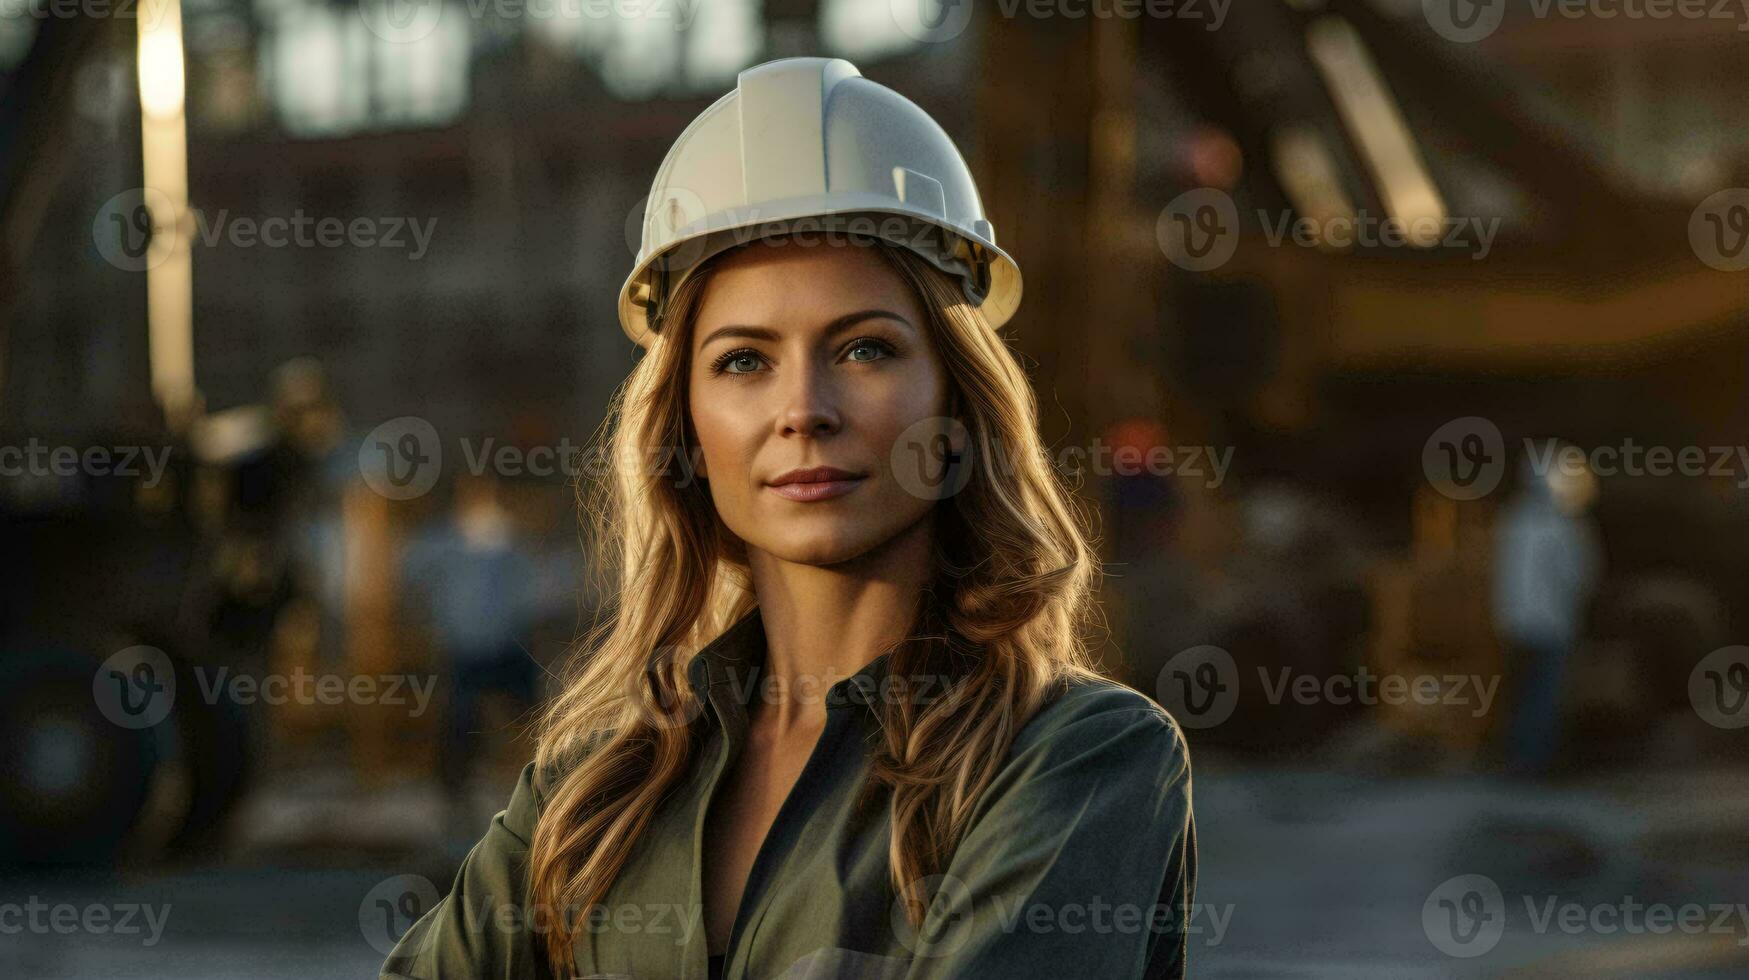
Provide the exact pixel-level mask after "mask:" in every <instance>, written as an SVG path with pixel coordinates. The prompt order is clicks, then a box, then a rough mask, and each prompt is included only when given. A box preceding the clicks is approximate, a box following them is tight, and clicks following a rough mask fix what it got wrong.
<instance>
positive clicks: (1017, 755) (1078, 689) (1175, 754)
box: [1009, 677, 1190, 785]
mask: <svg viewBox="0 0 1749 980" xmlns="http://www.w3.org/2000/svg"><path fill="white" fill-rule="evenodd" d="M1009 763H1010V765H1009V768H1010V769H1011V770H1016V771H1018V772H1020V773H1023V774H1024V773H1030V774H1037V773H1039V772H1041V771H1045V770H1066V771H1068V772H1074V773H1079V776H1080V777H1081V778H1086V779H1091V780H1095V781H1106V780H1109V779H1112V778H1119V777H1122V778H1129V777H1134V778H1136V779H1141V780H1144V781H1147V782H1151V783H1154V784H1156V785H1159V784H1161V783H1165V784H1176V783H1181V782H1187V781H1188V779H1189V776H1190V750H1189V748H1188V746H1187V745H1186V744H1185V740H1184V733H1183V730H1182V729H1180V728H1179V725H1178V722H1177V721H1176V720H1174V719H1173V717H1172V716H1171V715H1170V714H1169V713H1167V711H1166V709H1164V708H1162V707H1160V705H1158V704H1156V703H1155V702H1154V701H1153V699H1151V698H1149V697H1147V696H1146V695H1144V694H1142V693H1140V692H1139V691H1137V690H1135V689H1134V688H1130V687H1126V686H1124V685H1122V684H1119V683H1117V682H1116V681H1112V680H1108V679H1106V678H1101V677H1082V678H1071V679H1069V680H1068V681H1066V682H1065V683H1064V684H1063V685H1062V686H1061V687H1059V688H1058V689H1057V690H1056V692H1055V693H1054V695H1053V696H1052V697H1051V698H1050V700H1049V701H1047V702H1046V704H1045V705H1044V706H1043V707H1041V708H1040V709H1039V710H1038V711H1037V712H1036V713H1035V714H1034V715H1033V717H1032V718H1031V719H1030V720H1028V721H1027V723H1026V724H1025V725H1024V726H1023V727H1022V728H1021V730H1020V732H1019V734H1018V735H1016V736H1015V739H1014V744H1013V746H1012V748H1011V749H1010V752H1009ZM1022 778H1025V777H1024V775H1023V776H1022Z"/></svg>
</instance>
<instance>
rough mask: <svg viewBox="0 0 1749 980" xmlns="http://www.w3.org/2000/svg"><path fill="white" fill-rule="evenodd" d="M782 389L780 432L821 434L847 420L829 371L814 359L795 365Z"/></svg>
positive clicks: (829, 431)
mask: <svg viewBox="0 0 1749 980" xmlns="http://www.w3.org/2000/svg"><path fill="white" fill-rule="evenodd" d="M779 391H780V392H781V394H780V395H779V397H780V398H782V399H783V402H782V407H781V408H780V409H779V411H778V413H777V430H778V434H779V435H782V436H808V437H811V438H819V437H820V436H828V435H831V434H832V433H834V432H837V431H838V430H839V429H840V428H842V426H843V421H844V420H843V417H842V415H841V414H840V412H839V410H838V396H837V392H836V391H834V390H833V383H832V381H831V379H830V377H829V373H828V372H827V371H825V370H824V369H822V368H821V367H820V366H819V365H817V364H814V363H812V360H811V359H810V360H809V361H808V362H807V363H805V364H804V365H803V366H801V367H800V368H796V369H792V370H791V371H790V372H789V376H788V377H787V378H786V379H785V383H784V384H782V385H780V387H779Z"/></svg>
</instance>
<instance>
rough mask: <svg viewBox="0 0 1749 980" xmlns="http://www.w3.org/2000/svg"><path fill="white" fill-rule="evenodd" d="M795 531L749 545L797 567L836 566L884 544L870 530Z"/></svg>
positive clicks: (751, 542) (848, 528)
mask: <svg viewBox="0 0 1749 980" xmlns="http://www.w3.org/2000/svg"><path fill="white" fill-rule="evenodd" d="M793 530H794V533H791V534H783V535H779V536H777V537H776V538H775V540H765V541H748V542H747V543H748V544H749V545H750V546H752V547H755V548H758V549H759V550H761V551H764V552H765V553H767V554H769V555H771V556H772V557H773V558H777V559H780V560H782V561H787V562H791V563H794V564H797V565H836V564H838V563H840V562H846V561H850V560H851V559H853V558H860V557H861V556H863V555H865V554H867V553H868V552H869V551H870V550H871V549H873V548H874V547H875V546H876V545H878V544H880V542H881V540H882V539H881V538H879V537H878V536H876V537H871V536H869V535H868V533H867V530H868V529H867V527H866V526H864V527H861V528H850V527H844V528H832V529H828V528H808V529H805V530H804V529H803V528H795V529H793ZM858 532H861V533H858Z"/></svg>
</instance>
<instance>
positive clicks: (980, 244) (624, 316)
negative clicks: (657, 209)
mask: <svg viewBox="0 0 1749 980" xmlns="http://www.w3.org/2000/svg"><path fill="white" fill-rule="evenodd" d="M862 216H868V217H869V218H870V219H871V221H870V222H869V223H868V226H867V227H868V228H869V231H867V232H864V233H865V234H869V235H872V237H876V238H880V239H882V240H885V241H888V242H889V243H891V244H894V245H898V246H901V247H905V248H909V249H911V250H912V251H913V252H916V253H918V254H919V255H922V256H923V257H924V258H925V259H928V260H929V261H930V262H931V264H933V265H935V266H936V267H937V268H939V269H941V270H942V271H943V272H947V273H949V274H954V272H955V269H954V263H953V260H952V258H951V257H948V256H943V255H941V254H938V253H939V250H938V249H935V248H932V247H925V246H920V244H919V240H918V238H917V237H916V236H915V235H907V234H901V233H897V232H898V230H899V229H904V228H918V227H928V228H931V229H939V230H940V231H943V232H946V233H947V234H948V235H950V236H953V237H954V238H955V239H957V240H959V241H960V242H962V243H963V244H964V245H965V246H966V247H968V248H969V249H972V250H977V251H980V252H982V253H984V254H985V255H987V256H988V259H987V262H988V267H989V276H990V281H989V286H988V289H987V291H986V292H985V294H984V297H983V301H982V302H981V303H979V304H978V309H979V310H980V311H982V312H983V314H984V318H985V319H986V320H987V321H988V322H989V324H990V326H991V328H992V329H1001V328H1002V326H1003V325H1004V324H1006V323H1007V322H1008V320H1009V319H1010V318H1011V317H1012V316H1013V315H1014V312H1015V310H1016V309H1018V308H1019V306H1020V296H1021V278H1020V267H1019V266H1018V265H1017V264H1016V263H1015V262H1014V259H1013V258H1012V257H1010V256H1009V255H1008V253H1007V252H1005V251H1003V250H1002V249H1001V248H999V247H998V246H997V245H996V244H995V243H994V242H992V241H990V240H989V239H987V238H985V237H984V236H983V235H980V234H978V233H977V232H976V231H975V230H973V229H969V228H962V227H959V226H957V225H955V224H954V223H952V222H949V221H945V220H943V219H942V218H941V217H940V216H939V215H935V214H931V213H928V212H923V211H919V210H918V209H915V208H912V207H907V206H905V205H903V204H895V202H894V200H893V199H892V198H891V197H889V196H886V195H882V194H872V193H871V194H844V193H835V194H832V195H830V197H829V199H828V198H826V197H825V196H810V197H802V198H793V199H790V200H788V201H781V202H767V203H765V204H762V205H761V206H759V207H758V208H748V209H744V210H738V211H727V212H716V213H713V214H710V215H708V216H706V217H705V218H703V219H701V220H700V221H698V222H696V225H697V227H692V228H688V229H687V230H686V231H685V232H684V233H682V234H681V235H679V236H677V237H675V238H674V239H673V240H672V241H670V242H668V243H667V244H666V245H665V246H664V247H663V248H661V249H660V250H658V251H656V252H654V253H652V254H650V255H647V256H639V257H638V261H637V264H636V265H635V266H634V267H633V268H632V271H631V274H630V275H628V276H626V279H625V282H624V283H623V284H622V285H621V286H620V291H619V322H620V327H621V329H623V330H624V331H625V334H626V336H627V337H629V338H630V339H631V340H632V341H633V342H634V343H636V344H638V345H639V346H641V347H646V348H647V347H649V346H650V344H651V343H652V342H654V340H655V332H654V331H652V330H651V329H650V325H649V320H648V315H647V311H646V307H645V298H644V297H645V296H646V295H647V294H648V292H649V291H650V289H651V288H653V287H652V286H651V280H652V279H653V278H655V277H657V276H661V275H664V274H666V276H667V281H666V283H665V289H666V290H667V292H668V294H670V295H671V294H672V292H673V290H675V289H676V288H678V287H679V286H680V284H681V283H682V282H684V281H685V280H686V279H687V277H688V276H690V275H691V273H692V271H693V270H694V269H696V268H697V267H698V266H699V265H700V264H702V263H703V262H705V261H706V260H708V259H710V258H711V257H713V256H715V255H718V254H720V253H722V252H725V251H728V250H729V249H732V248H736V247H738V246H740V245H743V244H747V243H749V242H752V241H757V240H760V239H763V238H767V237H772V236H777V235H785V234H799V233H802V232H806V231H814V232H839V233H843V232H844V231H845V229H846V228H847V227H848V229H849V233H850V234H857V233H858V230H857V229H858V227H859V226H857V225H855V224H854V223H853V222H854V220H855V219H857V218H859V217H862ZM883 218H885V219H897V220H881V219H883Z"/></svg>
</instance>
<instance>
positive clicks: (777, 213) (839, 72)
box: [619, 58, 1020, 346]
mask: <svg viewBox="0 0 1749 980" xmlns="http://www.w3.org/2000/svg"><path fill="white" fill-rule="evenodd" d="M783 233H789V234H793V235H796V236H798V237H799V236H801V235H803V234H804V233H812V234H814V235H818V236H839V235H844V236H857V237H862V236H867V237H878V238H881V239H884V240H886V241H889V242H892V243H894V244H897V245H903V246H905V247H907V248H910V249H911V250H912V251H915V252H917V253H918V254H919V255H922V256H923V257H924V258H926V259H928V260H929V261H930V262H931V263H932V264H934V265H935V266H936V267H937V268H939V269H941V270H942V271H943V272H947V273H949V274H951V275H955V276H958V277H959V279H960V281H961V283H962V284H963V287H964V290H965V294H966V298H967V300H968V301H970V302H972V303H973V304H975V305H978V306H980V307H981V308H982V310H983V312H984V316H985V318H986V319H988V320H989V321H990V325H991V326H992V327H1000V326H1002V324H1004V323H1005V322H1007V320H1008V318H1009V317H1010V316H1012V315H1013V314H1014V310H1015V308H1016V307H1018V306H1019V305H1020V268H1019V267H1018V266H1016V265H1015V264H1014V260H1013V259H1011V258H1009V257H1008V253H1006V252H1004V251H1002V250H1001V249H1000V248H997V247H996V230H995V229H994V228H992V227H991V226H990V222H989V220H988V219H986V218H985V217H984V207H983V204H982V203H981V202H980V201H979V200H978V188H977V185H976V184H975V183H973V181H972V175H971V171H969V170H968V169H966V162H965V160H964V158H962V157H961V156H960V154H959V150H958V149H956V148H955V147H954V145H953V141H952V140H950V139H948V136H947V133H945V132H943V131H942V128H941V127H940V126H939V125H937V124H936V122H935V120H933V119H931V118H929V115H928V113H925V112H924V111H923V110H922V109H920V108H918V107H917V105H916V104H915V103H913V102H912V101H911V100H909V99H907V98H905V97H904V96H902V95H900V94H899V93H897V92H895V91H893V90H892V89H890V88H887V87H886V86H884V85H880V84H878V83H876V82H872V81H869V80H868V79H866V78H863V77H862V73H861V72H859V71H857V70H856V66H855V65H853V64H851V63H850V62H848V61H845V60H843V59H842V58H783V59H780V60H777V61H768V62H766V63H765V64H762V65H755V66H754V67H752V68H749V69H747V70H746V71H743V72H741V74H740V75H739V76H738V77H737V79H736V81H735V90H734V91H732V92H730V93H728V94H727V95H724V96H723V97H722V98H720V99H718V100H717V101H716V102H715V103H714V104H712V105H711V107H710V108H708V109H706V110H705V111H704V112H702V113H700V114H699V116H698V118H697V119H694V120H693V121H692V123H691V125H689V126H687V127H686V130H685V131H684V132H682V133H681V134H680V138H679V139H677V140H675V141H674V146H673V147H672V148H670V149H669V151H668V156H667V158H666V159H664V160H663V161H662V166H661V169H659V170H657V171H656V179H655V181H654V182H653V183H652V184H651V185H650V197H649V201H648V203H647V204H646V206H645V208H644V226H643V241H642V244H641V245H640V247H639V249H638V258H637V262H636V264H635V265H634V266H633V268H632V273H631V275H629V276H627V277H626V281H625V285H624V286H623V287H621V289H620V295H619V322H620V326H621V327H623V328H624V329H625V332H626V335H627V336H629V337H631V338H632V340H634V341H636V342H638V343H639V344H640V345H643V346H648V345H649V343H650V341H651V340H653V339H654V336H653V335H654V333H655V332H658V331H660V330H661V328H662V312H663V309H664V305H665V303H666V301H667V299H668V297H669V296H671V295H672V294H673V291H674V289H675V288H676V287H677V286H679V285H680V283H681V281H682V280H684V279H685V277H686V275H687V274H688V273H689V272H690V271H691V270H692V269H693V268H695V267H696V266H697V265H698V264H699V263H700V262H703V261H704V260H705V259H708V258H710V257H711V256H713V255H715V254H717V253H719V252H722V251H724V250H726V249H729V248H732V247H734V246H736V245H739V244H742V243H745V242H748V241H752V240H754V239H757V238H760V237H763V236H766V235H773V234H783ZM816 240H819V239H816ZM824 240H827V241H833V240H835V239H834V238H831V237H826V238H825V239H824Z"/></svg>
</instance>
